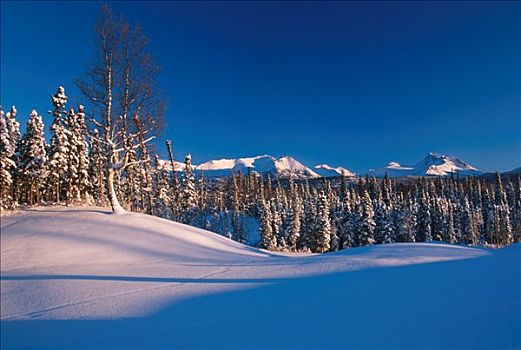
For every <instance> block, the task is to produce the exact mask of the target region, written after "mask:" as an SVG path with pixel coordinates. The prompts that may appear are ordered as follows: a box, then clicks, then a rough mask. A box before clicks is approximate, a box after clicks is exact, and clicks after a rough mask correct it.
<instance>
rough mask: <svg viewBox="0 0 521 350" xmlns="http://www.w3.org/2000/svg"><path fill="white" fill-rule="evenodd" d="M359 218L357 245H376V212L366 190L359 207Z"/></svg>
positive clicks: (356, 227) (356, 236)
mask: <svg viewBox="0 0 521 350" xmlns="http://www.w3.org/2000/svg"><path fill="white" fill-rule="evenodd" d="M358 213H359V217H358V220H357V222H356V224H355V229H354V231H355V233H354V236H355V244H356V245H357V246H363V245H370V244H374V243H375V240H374V229H375V226H376V225H375V222H374V210H373V204H372V201H371V197H369V193H368V192H367V191H366V190H363V191H362V194H361V197H360V204H359V205H358Z"/></svg>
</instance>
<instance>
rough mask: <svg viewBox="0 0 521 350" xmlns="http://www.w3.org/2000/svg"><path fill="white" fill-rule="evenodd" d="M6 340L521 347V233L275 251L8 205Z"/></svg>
mask: <svg viewBox="0 0 521 350" xmlns="http://www.w3.org/2000/svg"><path fill="white" fill-rule="evenodd" d="M1 239H2V245H1V291H0V296H1V320H2V321H1V347H2V349H20V348H49V349H57V348H60V349H68V348H70V349H78V348H84V349H100V348H125V349H143V348H222V349H231V348H235V349H245V348H246V349H252V348H263V349H265V348H279V349H288V348H299V349H302V348H313V349H316V348H330V349H333V348H336V349H338V348H366V349H367V348H372V349H389V348H401V349H403V348H409V349H419V348H429V349H439V348H453V349H461V348H466V349H480V348H483V349H485V348H488V349H492V348H493V349H498V348H501V349H506V348H511V349H513V348H519V347H521V341H520V338H519V334H520V330H521V317H520V314H519V310H520V308H521V291H520V281H519V276H520V274H521V271H520V266H519V264H518V262H519V259H521V246H519V245H514V246H511V247H508V248H505V249H500V250H496V251H493V250H485V249H480V248H469V247H462V246H451V245H444V244H426V243H424V244H420V243H418V244H392V245H381V246H372V247H363V248H356V249H350V250H344V251H341V252H337V253H332V254H325V255H314V256H295V255H293V256H289V255H284V254H273V253H269V252H266V251H262V250H258V249H255V248H251V247H248V246H244V245H241V244H239V243H236V242H233V241H231V240H228V239H226V238H223V237H221V236H219V235H216V234H213V233H210V232H207V231H204V230H201V229H196V228H193V227H190V226H186V225H182V224H178V223H173V222H170V221H166V220H163V219H159V218H155V217H151V216H146V215H141V214H125V215H120V216H113V215H110V214H108V213H107V211H106V210H104V209H98V208H61V209H60V208H56V209H53V208H42V209H36V210H31V211H26V212H22V213H18V214H14V215H11V216H7V217H2V221H1Z"/></svg>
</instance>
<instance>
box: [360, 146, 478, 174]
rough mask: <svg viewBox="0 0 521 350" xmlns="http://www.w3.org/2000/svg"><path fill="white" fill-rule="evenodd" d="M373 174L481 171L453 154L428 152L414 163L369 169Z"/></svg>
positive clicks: (470, 172) (476, 172)
mask: <svg viewBox="0 0 521 350" xmlns="http://www.w3.org/2000/svg"><path fill="white" fill-rule="evenodd" d="M369 173H370V174H372V175H374V176H383V175H384V174H386V173H387V175H388V176H390V177H400V176H425V175H432V176H447V175H450V174H460V175H463V176H466V175H479V174H480V173H481V172H480V171H478V169H476V168H475V167H473V166H472V165H470V164H468V163H467V162H464V161H462V160H461V159H458V158H456V157H454V156H449V155H443V154H438V153H433V152H429V153H428V154H427V155H426V156H425V158H423V159H422V160H420V161H419V162H417V163H416V164H414V165H402V164H400V163H398V162H389V163H388V164H387V165H386V166H385V167H383V168H380V169H377V170H374V171H370V172H369Z"/></svg>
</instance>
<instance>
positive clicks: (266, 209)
mask: <svg viewBox="0 0 521 350" xmlns="http://www.w3.org/2000/svg"><path fill="white" fill-rule="evenodd" d="M272 221H273V219H272V216H271V205H270V204H269V203H267V202H266V201H262V205H261V223H260V236H261V246H262V247H263V248H264V249H268V250H275V249H276V248H277V240H276V238H275V234H274V233H273V225H272Z"/></svg>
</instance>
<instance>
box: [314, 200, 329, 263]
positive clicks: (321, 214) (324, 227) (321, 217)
mask: <svg viewBox="0 0 521 350" xmlns="http://www.w3.org/2000/svg"><path fill="white" fill-rule="evenodd" d="M314 242H315V247H314V251H316V252H318V253H324V252H327V251H329V249H330V243H331V218H330V213H329V201H328V199H327V195H326V192H324V191H321V192H320V194H319V196H318V202H317V224H316V230H315V239H314Z"/></svg>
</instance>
